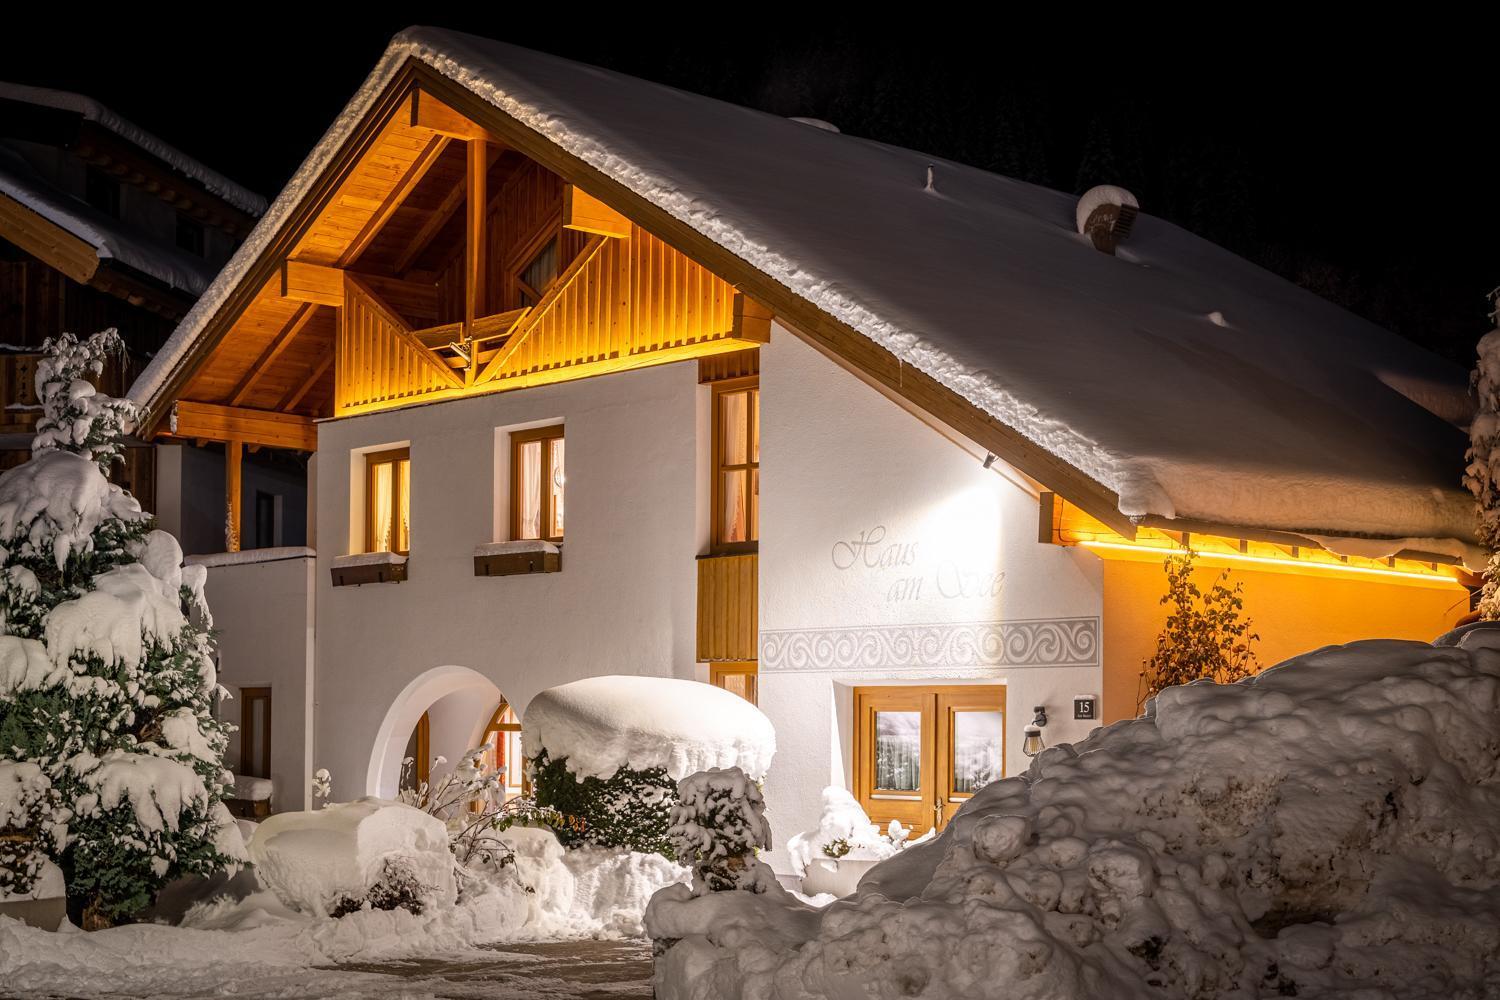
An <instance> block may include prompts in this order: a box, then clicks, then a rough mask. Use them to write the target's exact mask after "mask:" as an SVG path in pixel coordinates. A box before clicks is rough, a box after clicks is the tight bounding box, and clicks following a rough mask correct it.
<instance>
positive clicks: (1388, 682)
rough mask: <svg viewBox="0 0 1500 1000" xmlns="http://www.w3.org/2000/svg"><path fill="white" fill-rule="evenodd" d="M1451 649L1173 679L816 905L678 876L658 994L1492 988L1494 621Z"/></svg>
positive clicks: (1499, 900) (1495, 972)
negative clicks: (689, 885) (681, 886)
mask: <svg viewBox="0 0 1500 1000" xmlns="http://www.w3.org/2000/svg"><path fill="white" fill-rule="evenodd" d="M1454 641H1455V642H1456V643H1457V645H1453V646H1432V645H1427V644H1425V643H1414V642H1400V641H1392V640H1381V641H1368V642H1359V643H1353V644H1350V645H1347V646H1336V647H1328V648H1326V649H1322V650H1318V651H1316V652H1313V653H1309V654H1307V655H1305V656H1301V657H1298V658H1296V659H1293V660H1290V661H1288V662H1286V663H1284V664H1281V665H1279V666H1277V667H1274V668H1272V669H1270V670H1268V671H1266V672H1265V673H1263V674H1261V675H1260V676H1258V677H1256V678H1254V679H1251V680H1248V681H1244V682H1241V683H1238V684H1234V685H1228V686H1218V685H1214V684H1212V683H1205V682H1199V683H1195V684H1191V685H1188V686H1186V687H1178V688H1171V689H1168V690H1167V691H1164V692H1163V693H1162V694H1161V695H1160V696H1159V697H1158V698H1157V699H1156V701H1155V704H1154V705H1153V706H1152V707H1151V712H1152V714H1151V715H1149V716H1148V717H1147V718H1143V719H1139V720H1131V721H1127V722H1121V723H1117V724H1115V725H1113V726H1110V727H1108V728H1106V729H1103V730H1099V731H1097V732H1096V733H1095V734H1094V735H1093V736H1091V737H1090V738H1089V739H1088V740H1086V741H1084V742H1083V743H1080V744H1078V745H1076V746H1069V745H1064V746H1058V747H1053V748H1050V749H1048V750H1046V751H1044V752H1043V753H1042V754H1041V755H1039V756H1038V757H1037V758H1036V760H1035V761H1034V762H1033V763H1032V765H1031V767H1030V769H1029V770H1028V771H1027V773H1026V774H1024V775H1022V776H1020V777H1015V778H1009V779H1006V780H1003V781H999V782H995V783H993V784H991V785H989V786H987V787H986V788H984V789H983V790H982V791H981V792H980V793H978V794H977V795H975V796H974V798H972V799H971V800H969V802H967V803H966V804H965V805H964V806H963V808H962V809H961V810H960V811H959V813H958V815H957V816H956V817H955V819H954V820H953V822H952V823H951V824H950V825H949V827H948V828H947V829H946V830H945V831H944V832H943V833H942V834H941V835H940V836H939V837H937V838H936V839H935V840H933V841H931V842H929V843H927V844H925V845H921V846H916V847H912V848H909V849H907V850H905V851H903V852H902V853H901V854H899V855H898V856H896V857H894V858H892V859H890V860H887V861H885V862H882V863H881V864H879V865H877V866H876V867H875V869H874V870H873V871H871V872H870V873H869V874H868V875H867V876H866V877H865V879H864V881H863V882H862V883H861V885H860V888H859V891H858V892H857V893H856V894H855V895H853V896H852V897H850V898H849V899H846V900H844V901H842V902H841V903H839V904H836V905H834V906H831V907H829V908H828V909H827V910H826V911H822V912H821V913H820V914H817V915H814V916H809V915H808V914H807V913H805V912H804V911H802V910H799V909H797V908H795V907H793V906H792V905H791V903H790V902H789V901H787V900H780V901H777V900H768V899H766V898H763V897H755V896H750V895H749V894H745V893H720V894H717V896H718V898H712V897H709V898H704V899H697V900H686V899H683V898H680V897H681V894H680V893H677V892H676V891H675V890H669V891H668V892H666V893H663V894H662V895H660V896H658V897H657V900H656V901H653V903H652V911H651V912H652V914H653V916H655V915H656V914H658V912H659V913H660V914H661V916H662V920H661V922H660V923H659V924H658V925H657V926H655V927H654V928H653V930H652V933H653V935H656V936H666V937H670V936H673V935H674V934H682V935H684V936H685V938H686V940H685V941H684V943H683V944H680V945H678V946H676V947H674V948H673V949H671V951H669V952H668V953H667V955H666V957H665V959H664V960H663V961H662V962H661V963H660V964H659V967H658V979H657V987H658V993H657V995H658V996H659V997H662V998H663V1000H673V998H686V997H695V998H703V997H710V996H740V995H746V996H749V995H754V996H757V997H761V998H766V1000H771V998H779V1000H790V998H811V997H841V998H842V997H849V996H855V995H859V996H898V995H899V996H921V997H931V998H939V997H943V998H948V997H952V998H964V997H994V996H1014V997H1038V998H1040V997H1047V998H1057V1000H1070V998H1079V1000H1083V998H1090V997H1101V996H1108V997H1120V998H1146V997H1155V998H1186V997H1210V996H1228V995H1235V996H1265V995H1287V996H1291V995H1295V996H1298V997H1302V998H1307V997H1315V996H1332V995H1335V994H1337V995H1339V996H1353V995H1360V996H1401V997H1421V998H1428V997H1431V998H1438V997H1453V996H1476V997H1477V996H1481V995H1484V996H1488V995H1490V992H1492V991H1493V985H1494V983H1496V982H1500V630H1496V629H1493V628H1489V629H1476V630H1471V631H1468V632H1465V633H1463V634H1461V635H1458V636H1456V637H1455V640H1454ZM768 895H769V894H768ZM658 901H661V902H660V903H659V902H658ZM684 945H685V946H686V951H684V952H682V953H681V954H680V955H679V954H677V952H678V949H680V948H683V947H684Z"/></svg>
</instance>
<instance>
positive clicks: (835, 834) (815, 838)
mask: <svg viewBox="0 0 1500 1000" xmlns="http://www.w3.org/2000/svg"><path fill="white" fill-rule="evenodd" d="M901 839H903V840H904V839H905V838H904V837H903V838H901ZM836 840H842V841H844V842H845V843H847V844H848V845H849V853H848V854H845V855H842V857H845V858H848V859H849V860H851V861H866V860H870V859H876V860H883V859H885V858H888V857H890V856H891V855H892V854H895V853H896V852H897V851H898V850H899V849H900V848H899V846H898V841H897V840H895V839H893V838H891V837H888V836H886V835H885V834H883V833H881V832H880V827H878V826H876V825H875V824H874V823H872V822H870V817H869V816H868V815H867V814H866V813H865V810H864V808H863V807H862V806H861V805H860V804H859V801H858V800H857V799H855V797H854V796H853V795H852V794H850V792H849V790H848V789H847V788H844V787H843V786H841V785H829V786H828V787H827V788H825V789H823V812H822V815H821V816H819V817H818V828H817V829H816V830H808V831H806V832H804V833H799V834H796V835H794V836H793V837H792V838H791V839H790V840H788V841H787V842H786V853H787V856H788V858H790V859H791V863H792V871H793V873H795V874H796V875H797V877H798V878H801V877H802V876H804V875H806V874H807V866H808V865H810V864H812V863H813V861H815V860H817V859H818V858H824V857H827V856H828V855H826V854H824V853H823V848H825V847H827V846H828V845H830V844H832V843H833V842H834V841H836Z"/></svg>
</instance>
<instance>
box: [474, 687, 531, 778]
mask: <svg viewBox="0 0 1500 1000" xmlns="http://www.w3.org/2000/svg"><path fill="white" fill-rule="evenodd" d="M482 746H483V748H484V751H483V753H482V754H481V755H480V759H479V764H480V767H481V768H482V769H483V770H484V772H485V773H486V774H496V773H498V774H499V775H500V782H499V784H500V790H501V792H502V799H503V800H504V801H509V800H511V799H513V798H515V797H516V796H517V795H521V794H523V793H524V792H525V791H526V759H525V757H523V756H522V754H521V720H520V719H518V718H516V712H515V709H513V708H511V707H510V703H509V702H507V701H505V700H503V699H502V700H501V702H500V706H499V707H498V708H496V709H495V712H494V714H493V715H492V716H490V724H489V725H488V726H486V727H485V730H484V740H483V743H482Z"/></svg>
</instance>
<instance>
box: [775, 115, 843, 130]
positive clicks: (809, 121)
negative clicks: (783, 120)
mask: <svg viewBox="0 0 1500 1000" xmlns="http://www.w3.org/2000/svg"><path fill="white" fill-rule="evenodd" d="M787 120H788V121H794V122H799V123H800V124H803V125H811V126H812V127H813V128H820V129H822V130H823V131H824V132H838V130H839V127H838V126H837V125H835V124H834V123H833V122H825V121H824V120H823V119H821V118H802V117H799V116H797V115H793V116H791V117H790V118H788V119H787Z"/></svg>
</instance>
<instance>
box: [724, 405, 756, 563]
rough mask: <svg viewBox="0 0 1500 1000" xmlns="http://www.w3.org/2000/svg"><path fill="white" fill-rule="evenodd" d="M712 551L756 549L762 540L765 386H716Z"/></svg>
mask: <svg viewBox="0 0 1500 1000" xmlns="http://www.w3.org/2000/svg"><path fill="white" fill-rule="evenodd" d="M713 410H714V415H713V424H714V427H713V433H714V448H713V452H714V482H713V505H714V514H713V547H714V550H715V551H717V552H725V551H733V550H735V549H753V548H754V547H755V544H756V541H757V540H758V539H759V538H760V386H759V382H758V380H757V379H755V378H749V379H735V380H733V381H731V382H723V383H720V384H718V385H715V386H714V407H713Z"/></svg>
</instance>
